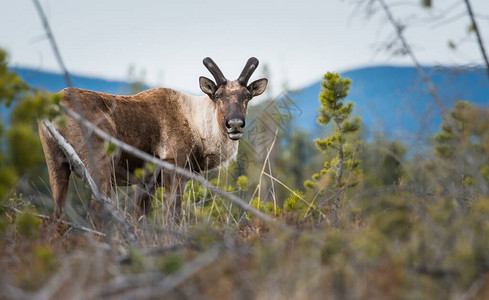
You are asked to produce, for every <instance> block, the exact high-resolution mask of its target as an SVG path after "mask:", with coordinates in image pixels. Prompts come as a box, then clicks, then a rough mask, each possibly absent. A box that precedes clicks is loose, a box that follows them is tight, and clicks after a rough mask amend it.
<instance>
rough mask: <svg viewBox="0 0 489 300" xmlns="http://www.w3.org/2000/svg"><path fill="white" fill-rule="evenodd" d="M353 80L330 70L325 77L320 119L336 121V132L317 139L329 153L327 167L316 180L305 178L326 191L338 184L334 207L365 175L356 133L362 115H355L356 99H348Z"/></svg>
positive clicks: (310, 185) (308, 183) (323, 122)
mask: <svg viewBox="0 0 489 300" xmlns="http://www.w3.org/2000/svg"><path fill="white" fill-rule="evenodd" d="M350 84H351V80H350V79H348V78H342V77H341V75H340V74H338V73H332V72H328V73H326V74H325V75H324V77H323V82H321V87H322V90H321V93H320V95H319V100H320V102H321V107H320V108H319V118H318V119H317V122H318V123H319V124H320V125H323V126H328V125H330V123H332V125H331V128H330V130H331V131H332V133H331V134H330V135H329V136H327V137H325V138H323V139H316V140H314V143H315V144H316V147H317V148H318V149H319V150H320V151H321V152H323V153H325V154H326V157H327V160H326V162H325V163H324V168H323V169H321V170H320V171H319V172H318V173H315V174H313V175H312V181H311V180H307V181H305V182H304V186H305V187H306V188H308V189H312V188H317V189H319V190H320V191H322V192H323V193H324V192H326V190H327V189H328V188H330V187H334V190H335V191H336V194H337V197H336V200H335V201H334V207H333V209H334V210H336V209H337V207H338V205H339V202H340V194H341V192H342V191H344V190H345V189H346V188H347V187H351V186H354V185H356V184H357V183H358V181H359V180H360V179H361V170H360V168H359V165H360V161H359V160H358V159H357V157H358V153H357V148H358V145H359V142H358V137H357V136H356V135H355V133H357V132H358V131H359V130H360V128H361V118H360V117H357V116H356V117H352V116H351V114H352V112H353V103H352V102H350V101H348V102H346V104H345V102H344V100H345V98H346V97H347V96H348V91H349V90H350Z"/></svg>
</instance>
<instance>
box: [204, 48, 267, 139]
mask: <svg viewBox="0 0 489 300" xmlns="http://www.w3.org/2000/svg"><path fill="white" fill-rule="evenodd" d="M204 65H205V66H206V68H207V69H208V70H209V71H210V72H211V74H212V76H214V79H215V80H216V83H214V82H213V81H212V80H210V79H209V78H206V77H203V76H201V77H200V89H201V90H202V91H203V92H204V93H206V94H207V95H208V96H209V98H211V99H212V100H213V101H214V102H215V104H216V105H217V112H218V118H219V125H220V126H221V128H222V130H224V131H225V132H226V133H227V134H228V136H229V138H230V139H232V140H239V139H240V138H241V137H242V136H243V130H244V127H245V124H246V123H245V120H246V108H247V107H248V102H249V101H250V100H251V99H252V98H253V97H255V96H258V95H261V94H262V93H263V92H264V91H265V89H266V87H267V83H268V80H267V79H266V78H262V79H258V80H256V81H253V82H252V83H250V84H249V85H248V80H249V79H250V77H251V74H253V72H254V71H255V69H256V68H257V67H258V59H256V58H254V57H252V58H250V59H249V60H248V62H247V63H246V66H245V67H244V69H243V71H242V72H241V75H239V78H238V79H237V80H234V81H229V80H227V79H226V77H224V75H223V74H222V72H221V70H220V69H219V67H218V66H217V65H216V63H214V61H213V60H212V59H211V58H210V57H207V58H205V59H204Z"/></svg>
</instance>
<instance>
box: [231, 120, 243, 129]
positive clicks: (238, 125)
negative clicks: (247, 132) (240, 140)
mask: <svg viewBox="0 0 489 300" xmlns="http://www.w3.org/2000/svg"><path fill="white" fill-rule="evenodd" d="M226 127H227V128H228V129H231V128H243V127H245V122H244V121H243V120H241V119H231V120H229V121H227V122H226Z"/></svg>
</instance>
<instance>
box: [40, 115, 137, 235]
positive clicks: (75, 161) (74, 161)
mask: <svg viewBox="0 0 489 300" xmlns="http://www.w3.org/2000/svg"><path fill="white" fill-rule="evenodd" d="M42 123H43V125H44V126H45V127H46V129H47V130H48V131H49V133H51V135H52V136H53V138H54V139H55V140H56V142H57V143H58V145H59V146H60V148H61V149H62V150H63V153H64V154H65V155H66V158H68V160H69V161H70V164H71V166H72V167H73V168H74V171H75V173H76V174H78V175H79V176H81V177H82V178H83V180H84V181H85V182H86V183H87V185H88V187H89V188H90V190H91V191H92V194H93V199H94V200H95V201H97V202H98V203H100V204H101V205H102V207H103V208H104V210H105V211H108V212H109V214H110V215H111V216H112V219H113V220H114V221H116V223H117V225H118V228H119V229H121V231H122V232H121V233H122V235H123V236H124V237H125V238H126V239H127V241H128V242H129V243H131V244H135V243H137V239H136V235H135V234H134V228H132V227H131V226H130V225H129V224H128V223H127V222H126V219H125V218H124V216H123V215H122V214H121V213H120V212H119V211H118V210H117V209H116V208H115V207H114V205H113V204H112V202H111V201H110V199H108V198H107V197H106V196H105V195H102V194H101V193H100V191H99V189H98V186H97V185H96V184H95V182H94V181H93V179H92V176H90V173H89V172H88V170H87V168H86V167H85V165H84V164H83V162H82V160H81V159H80V157H79V156H78V154H77V153H76V151H75V149H73V147H72V146H71V145H70V144H69V143H68V142H67V141H66V140H65V138H64V137H63V136H62V135H61V134H60V133H59V132H58V131H57V130H56V129H55V128H54V126H53V124H51V122H50V121H48V120H43V121H42Z"/></svg>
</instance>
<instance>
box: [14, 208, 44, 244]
mask: <svg viewBox="0 0 489 300" xmlns="http://www.w3.org/2000/svg"><path fill="white" fill-rule="evenodd" d="M40 224H41V221H40V220H39V218H38V217H36V216H33V215H31V214H27V213H23V214H19V215H17V216H16V218H15V225H16V228H17V230H18V232H19V233H20V234H21V235H23V236H24V237H26V238H28V239H32V238H35V237H36V236H37V233H38V232H39V225H40Z"/></svg>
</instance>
